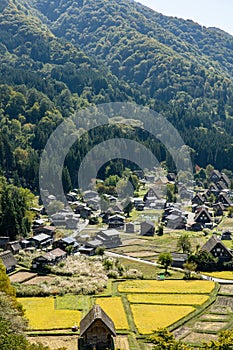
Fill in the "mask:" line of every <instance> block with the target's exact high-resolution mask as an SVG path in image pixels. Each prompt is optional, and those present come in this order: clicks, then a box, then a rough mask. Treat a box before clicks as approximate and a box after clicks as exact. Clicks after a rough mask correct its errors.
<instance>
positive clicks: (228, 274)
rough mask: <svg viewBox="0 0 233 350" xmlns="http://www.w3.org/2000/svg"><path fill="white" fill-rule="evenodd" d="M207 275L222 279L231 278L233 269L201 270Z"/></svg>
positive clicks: (232, 278)
mask: <svg viewBox="0 0 233 350" xmlns="http://www.w3.org/2000/svg"><path fill="white" fill-rule="evenodd" d="M203 273H204V274H205V275H207V276H211V277H215V278H221V279H224V280H233V271H220V272H219V271H218V272H208V273H207V272H203Z"/></svg>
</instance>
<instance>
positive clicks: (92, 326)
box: [79, 305, 116, 350]
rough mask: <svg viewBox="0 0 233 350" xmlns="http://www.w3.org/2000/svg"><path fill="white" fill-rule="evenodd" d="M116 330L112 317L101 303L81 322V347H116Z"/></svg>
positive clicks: (87, 348) (100, 348)
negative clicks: (114, 340) (114, 338)
mask: <svg viewBox="0 0 233 350" xmlns="http://www.w3.org/2000/svg"><path fill="white" fill-rule="evenodd" d="M115 336H116V330H115V326H114V323H113V321H112V320H111V318H110V317H109V316H108V315H107V314H106V313H105V312H104V311H103V309H102V308H101V307H100V306H99V305H94V306H93V308H92V309H91V310H90V311H89V312H88V314H87V315H86V316H85V317H84V318H83V319H82V320H81V322H80V339H79V349H80V350H81V349H83V350H84V349H85V350H89V349H91V350H92V349H94V348H95V349H96V350H105V349H106V348H108V349H114V342H113V337H115Z"/></svg>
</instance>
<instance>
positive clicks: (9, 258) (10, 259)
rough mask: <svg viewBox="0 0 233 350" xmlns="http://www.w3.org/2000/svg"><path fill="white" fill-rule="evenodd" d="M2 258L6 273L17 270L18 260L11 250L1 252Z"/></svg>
mask: <svg viewBox="0 0 233 350" xmlns="http://www.w3.org/2000/svg"><path fill="white" fill-rule="evenodd" d="M0 259H1V260H2V262H3V265H4V266H5V268H6V273H9V272H12V271H14V270H15V267H16V264H17V260H16V259H15V257H14V255H13V254H12V253H11V252H10V251H9V250H6V251H5V252H1V253H0Z"/></svg>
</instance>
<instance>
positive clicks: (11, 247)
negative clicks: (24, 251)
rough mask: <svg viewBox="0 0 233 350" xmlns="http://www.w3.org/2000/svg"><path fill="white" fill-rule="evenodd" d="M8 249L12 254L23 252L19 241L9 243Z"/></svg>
mask: <svg viewBox="0 0 233 350" xmlns="http://www.w3.org/2000/svg"><path fill="white" fill-rule="evenodd" d="M7 249H8V250H10V251H11V253H12V254H18V252H19V251H20V250H21V245H20V243H19V241H14V242H9V243H8V245H7Z"/></svg>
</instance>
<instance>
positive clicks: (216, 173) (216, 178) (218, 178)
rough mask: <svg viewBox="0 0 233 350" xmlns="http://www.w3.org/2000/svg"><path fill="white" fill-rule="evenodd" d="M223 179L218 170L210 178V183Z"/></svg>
mask: <svg viewBox="0 0 233 350" xmlns="http://www.w3.org/2000/svg"><path fill="white" fill-rule="evenodd" d="M220 179H221V173H220V171H218V170H213V171H212V173H211V175H210V177H209V181H210V182H214V183H216V182H218V181H219V180H220Z"/></svg>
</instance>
